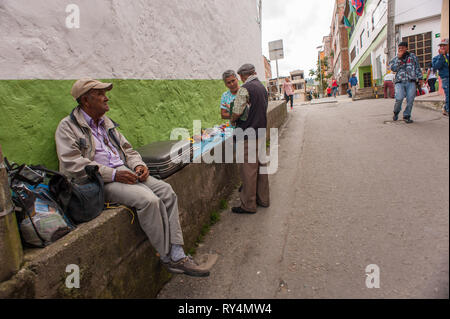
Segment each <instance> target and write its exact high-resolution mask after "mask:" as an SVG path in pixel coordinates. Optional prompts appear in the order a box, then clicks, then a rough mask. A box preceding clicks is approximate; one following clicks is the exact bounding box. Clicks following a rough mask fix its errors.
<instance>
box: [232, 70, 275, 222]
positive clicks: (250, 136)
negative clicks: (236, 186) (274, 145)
mask: <svg viewBox="0 0 450 319" xmlns="http://www.w3.org/2000/svg"><path fill="white" fill-rule="evenodd" d="M237 73H238V74H239V76H240V77H241V80H242V82H244V85H242V87H241V88H240V89H239V91H238V93H237V96H236V99H235V102H234V108H233V114H232V117H231V123H232V124H233V125H234V126H236V128H237V133H236V143H237V145H238V147H237V149H238V153H237V156H238V157H239V149H240V148H239V145H240V144H243V151H244V154H243V163H242V164H240V169H239V172H240V175H241V179H242V189H241V192H240V198H241V206H240V207H233V209H232V211H233V213H236V214H254V213H256V209H257V206H262V207H269V204H270V197H269V177H268V175H267V174H261V167H262V166H265V165H264V164H262V163H261V162H260V158H259V154H258V152H259V151H260V150H261V151H264V152H265V147H266V141H265V139H266V134H262V135H261V134H260V135H259V136H258V131H259V133H261V131H262V129H263V130H264V131H263V132H265V130H266V128H267V106H268V101H269V98H268V94H267V91H266V88H265V87H264V85H263V84H262V83H261V82H260V81H259V80H258V77H257V76H256V72H255V67H254V66H253V65H252V64H244V65H243V66H241V67H240V68H239V70H238V72H237ZM239 129H241V130H242V131H245V133H244V135H242V134H239V132H242V131H241V130H239ZM252 140H253V141H252ZM249 141H250V142H251V143H249ZM249 145H250V146H257V147H249Z"/></svg>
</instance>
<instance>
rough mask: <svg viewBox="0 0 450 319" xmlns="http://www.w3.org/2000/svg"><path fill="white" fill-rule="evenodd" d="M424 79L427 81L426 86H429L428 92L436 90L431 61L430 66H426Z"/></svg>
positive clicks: (435, 78)
mask: <svg viewBox="0 0 450 319" xmlns="http://www.w3.org/2000/svg"><path fill="white" fill-rule="evenodd" d="M425 81H426V82H427V83H428V86H429V87H430V93H433V92H436V81H437V75H436V73H435V72H434V69H433V63H430V66H429V67H428V70H427V78H426V80H425Z"/></svg>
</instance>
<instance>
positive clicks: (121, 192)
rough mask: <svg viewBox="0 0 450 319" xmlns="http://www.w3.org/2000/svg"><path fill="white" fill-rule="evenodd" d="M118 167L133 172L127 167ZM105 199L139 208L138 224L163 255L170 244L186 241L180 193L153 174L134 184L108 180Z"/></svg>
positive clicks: (181, 243)
mask: <svg viewBox="0 0 450 319" xmlns="http://www.w3.org/2000/svg"><path fill="white" fill-rule="evenodd" d="M117 170H129V171H131V170H130V169H128V168H127V167H125V166H121V167H118V168H117ZM105 200H106V201H107V202H110V203H119V204H122V205H126V206H129V207H134V208H136V211H137V215H138V219H139V224H140V225H141V227H142V229H143V230H144V232H145V233H146V235H147V237H148V238H149V240H150V243H151V244H152V246H153V247H154V248H155V249H156V251H157V252H158V253H159V254H160V255H161V257H164V256H167V255H168V254H169V252H170V246H171V245H183V244H184V242H183V233H182V231H181V226H180V221H179V216H178V201H177V195H176V194H175V192H174V191H173V189H172V187H171V186H170V185H169V184H167V183H165V182H163V181H161V180H158V179H156V178H154V177H151V176H149V177H148V179H147V180H146V181H145V182H144V183H137V184H135V185H128V184H122V183H117V182H112V183H107V184H105Z"/></svg>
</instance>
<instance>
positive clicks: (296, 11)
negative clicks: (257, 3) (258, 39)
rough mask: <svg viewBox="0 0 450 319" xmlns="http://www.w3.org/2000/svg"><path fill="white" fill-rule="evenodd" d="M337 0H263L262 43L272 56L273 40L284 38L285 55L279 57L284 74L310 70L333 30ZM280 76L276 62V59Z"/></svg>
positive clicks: (281, 74) (264, 50) (265, 51)
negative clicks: (324, 40)
mask: <svg viewBox="0 0 450 319" xmlns="http://www.w3.org/2000/svg"><path fill="white" fill-rule="evenodd" d="M334 2H335V1H334V0H263V1H262V7H263V12H262V47H263V54H264V55H265V56H266V57H267V58H269V44H268V43H269V42H271V41H274V40H279V39H283V44H284V59H283V60H279V61H278V67H279V73H280V76H283V75H289V72H290V71H293V70H304V71H305V77H309V75H308V73H309V70H310V69H312V68H314V67H315V63H316V61H317V51H318V50H317V49H316V47H317V46H319V45H321V44H322V38H323V37H324V36H325V35H328V34H329V33H330V25H331V16H332V15H333V8H334ZM272 75H273V77H276V64H275V61H273V62H272Z"/></svg>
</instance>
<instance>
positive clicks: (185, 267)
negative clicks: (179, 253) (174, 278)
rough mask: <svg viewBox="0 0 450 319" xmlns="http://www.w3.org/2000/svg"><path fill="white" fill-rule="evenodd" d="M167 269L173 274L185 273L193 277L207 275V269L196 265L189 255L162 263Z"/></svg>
mask: <svg viewBox="0 0 450 319" xmlns="http://www.w3.org/2000/svg"><path fill="white" fill-rule="evenodd" d="M163 265H164V266H166V267H167V270H168V271H169V272H171V273H174V274H185V275H188V276H193V277H207V276H209V269H208V268H207V267H204V266H200V265H198V264H197V263H196V262H195V260H194V259H193V258H192V257H191V256H187V257H185V258H183V259H181V260H179V261H177V262H174V261H170V262H168V263H163Z"/></svg>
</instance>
